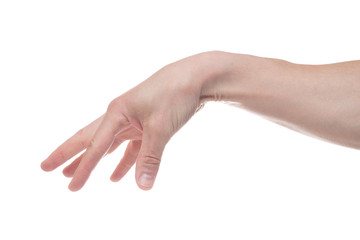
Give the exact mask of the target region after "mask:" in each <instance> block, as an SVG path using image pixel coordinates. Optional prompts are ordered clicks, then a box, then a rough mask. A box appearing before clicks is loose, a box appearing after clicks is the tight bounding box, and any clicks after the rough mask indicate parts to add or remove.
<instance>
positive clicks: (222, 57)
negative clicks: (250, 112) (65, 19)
mask: <svg viewBox="0 0 360 240" xmlns="http://www.w3.org/2000/svg"><path fill="white" fill-rule="evenodd" d="M194 58H195V61H196V62H197V64H195V66H196V72H195V74H194V75H195V76H196V79H197V81H198V82H199V84H200V93H199V98H200V101H201V102H207V101H227V100H230V98H231V95H232V94H231V91H229V90H228V89H231V88H233V87H234V86H233V85H232V84H233V83H232V82H233V81H234V80H235V79H236V80H240V79H239V78H241V77H242V75H244V68H243V67H242V66H243V64H241V62H242V58H243V55H242V54H234V53H228V52H222V51H209V52H204V53H200V54H197V55H195V56H194Z"/></svg>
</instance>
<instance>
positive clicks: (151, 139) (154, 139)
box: [135, 129, 168, 190]
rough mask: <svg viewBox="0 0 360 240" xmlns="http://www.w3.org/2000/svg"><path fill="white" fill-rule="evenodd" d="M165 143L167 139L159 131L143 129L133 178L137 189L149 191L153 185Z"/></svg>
mask: <svg viewBox="0 0 360 240" xmlns="http://www.w3.org/2000/svg"><path fill="white" fill-rule="evenodd" d="M167 141H168V139H167V137H164V136H163V133H162V132H161V131H154V130H151V131H147V130H146V129H144V132H143V138H142V144H141V148H140V151H139V154H138V157H137V160H136V172H135V178H136V182H137V184H138V186H139V188H141V189H143V190H150V189H151V188H152V186H153V185H154V182H155V178H156V175H157V172H158V170H159V166H160V162H161V156H162V153H163V151H164V148H165V145H166V143H167Z"/></svg>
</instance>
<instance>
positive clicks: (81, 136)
mask: <svg viewBox="0 0 360 240" xmlns="http://www.w3.org/2000/svg"><path fill="white" fill-rule="evenodd" d="M76 135H78V137H79V144H80V146H81V147H82V148H83V149H85V148H87V147H88V145H89V142H88V141H86V139H87V138H86V137H85V130H84V128H82V129H80V130H79V131H77V133H76Z"/></svg>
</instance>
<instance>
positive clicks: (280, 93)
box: [41, 51, 360, 191]
mask: <svg viewBox="0 0 360 240" xmlns="http://www.w3.org/2000/svg"><path fill="white" fill-rule="evenodd" d="M207 101H226V102H232V103H235V104H237V105H238V106H239V107H241V108H243V109H246V110H248V111H251V112H254V113H257V114H259V115H261V116H263V117H265V118H266V119H268V120H270V121H273V122H276V123H278V124H281V125H283V126H285V127H288V128H291V129H293V130H295V131H298V132H301V133H303V134H307V135H310V136H313V137H317V138H320V139H322V140H325V141H328V142H332V143H335V144H339V145H342V146H346V147H350V148H355V149H360V61H348V62H342V63H333V64H325V65H302V64H294V63H291V62H287V61H284V60H279V59H272V58H262V57H256V56H251V55H244V54H235V53H228V52H221V51H211V52H204V53H200V54H196V55H193V56H190V57H187V58H184V59H182V60H179V61H177V62H174V63H171V64H169V65H167V66H165V67H163V68H162V69H160V70H159V71H157V72H156V73H154V74H153V75H152V76H150V77H149V78H148V79H146V80H145V81H143V82H142V83H140V84H139V85H138V86H136V87H134V88H133V89H130V90H129V91H128V92H126V93H124V94H123V95H121V96H119V97H117V98H115V99H114V100H113V101H112V102H111V103H110V104H109V106H108V108H107V111H106V112H105V113H104V114H103V115H102V116H100V117H99V118H98V119H96V120H94V121H93V122H92V123H90V124H89V125H87V126H85V127H84V128H82V129H81V130H79V131H78V132H77V133H76V134H75V135H73V136H72V137H71V138H69V139H68V140H67V141H65V142H64V143H63V144H62V145H60V146H59V147H58V148H57V149H56V150H55V151H54V152H53V153H51V154H50V156H49V157H48V158H47V159H46V160H44V161H43V162H42V163H41V167H42V169H43V170H45V171H52V170H54V169H56V168H57V167H59V166H61V165H62V164H64V163H65V162H67V161H68V160H70V159H72V158H73V157H74V156H75V155H77V154H78V153H80V152H81V151H83V150H85V151H84V153H83V154H82V155H80V156H79V157H78V158H76V159H75V160H73V162H72V163H70V164H69V165H68V166H67V167H65V168H64V170H63V174H64V175H65V176H67V177H72V180H71V182H70V184H69V189H70V190H71V191H78V190H80V189H81V188H82V187H83V186H84V184H85V183H86V181H87V179H88V178H89V176H90V174H91V172H92V171H93V169H94V168H95V167H96V165H97V163H98V162H99V161H100V160H101V159H102V158H103V157H104V156H105V155H106V154H110V153H111V152H113V151H114V150H115V149H116V148H117V147H118V146H119V145H120V144H121V143H122V142H124V141H126V140H130V141H129V143H128V146H127V148H126V151H125V154H124V157H123V158H122V159H121V160H120V162H119V164H118V166H117V167H116V169H115V170H114V172H113V174H112V175H111V178H110V179H111V180H112V181H119V180H120V179H121V178H122V177H123V176H124V175H125V174H126V173H127V172H128V171H129V169H130V168H131V167H132V166H133V165H136V166H135V179H136V182H137V184H138V186H139V187H140V188H141V189H143V190H149V189H151V188H152V187H153V185H154V181H155V178H156V175H157V172H158V170H159V166H160V162H161V157H162V153H163V151H164V149H165V146H166V144H167V143H168V142H169V140H170V139H171V137H172V136H173V135H174V134H175V133H176V132H177V131H178V130H179V129H180V128H181V127H182V126H183V125H184V124H185V123H186V122H187V121H188V120H189V119H190V118H191V117H192V116H193V115H194V114H195V113H196V111H197V110H198V109H199V108H201V106H202V104H204V103H206V102H207Z"/></svg>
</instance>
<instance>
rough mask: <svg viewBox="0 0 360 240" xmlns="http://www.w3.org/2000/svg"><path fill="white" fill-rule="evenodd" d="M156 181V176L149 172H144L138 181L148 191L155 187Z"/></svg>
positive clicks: (142, 188) (141, 187)
mask: <svg viewBox="0 0 360 240" xmlns="http://www.w3.org/2000/svg"><path fill="white" fill-rule="evenodd" d="M154 181H155V178H154V176H152V175H150V174H147V173H143V174H142V175H141V176H140V177H139V178H138V179H137V181H136V183H137V185H138V187H139V188H140V189H141V190H145V191H148V190H150V189H151V188H152V187H153V185H154Z"/></svg>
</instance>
